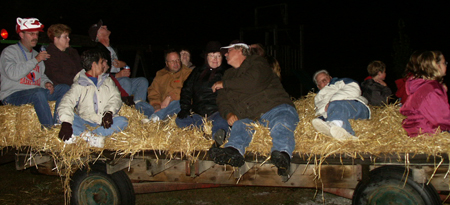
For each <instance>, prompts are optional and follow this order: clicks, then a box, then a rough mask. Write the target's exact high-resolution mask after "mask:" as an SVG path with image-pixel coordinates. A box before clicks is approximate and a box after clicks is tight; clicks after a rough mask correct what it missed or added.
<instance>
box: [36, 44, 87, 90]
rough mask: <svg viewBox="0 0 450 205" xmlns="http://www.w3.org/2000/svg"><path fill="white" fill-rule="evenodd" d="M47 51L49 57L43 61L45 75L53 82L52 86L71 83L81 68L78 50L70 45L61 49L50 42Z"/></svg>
mask: <svg viewBox="0 0 450 205" xmlns="http://www.w3.org/2000/svg"><path fill="white" fill-rule="evenodd" d="M47 53H48V54H50V55H51V57H50V58H49V59H47V60H45V61H44V63H45V75H47V77H48V78H49V79H50V80H51V81H52V82H53V85H54V86H56V85H58V84H66V85H72V84H73V78H74V77H75V76H76V75H77V74H78V72H80V70H82V69H83V68H82V67H81V58H80V55H78V51H77V50H75V49H74V48H72V47H68V48H67V49H66V50H65V51H61V50H59V48H57V47H56V46H55V44H53V43H50V45H49V46H48V47H47Z"/></svg>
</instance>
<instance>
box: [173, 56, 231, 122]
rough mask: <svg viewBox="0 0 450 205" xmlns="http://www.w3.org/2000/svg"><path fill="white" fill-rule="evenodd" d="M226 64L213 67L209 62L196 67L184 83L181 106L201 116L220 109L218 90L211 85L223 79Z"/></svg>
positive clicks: (182, 108)
mask: <svg viewBox="0 0 450 205" xmlns="http://www.w3.org/2000/svg"><path fill="white" fill-rule="evenodd" d="M225 67H226V65H224V64H222V65H221V66H220V67H218V68H216V69H211V68H209V66H207V64H205V65H203V66H201V67H199V66H197V67H195V68H194V70H192V72H191V74H190V75H189V77H188V78H187V79H186V81H185V82H184V84H183V88H182V89H181V94H180V108H181V110H185V111H192V112H194V113H196V114H199V115H201V116H205V115H208V116H210V115H212V114H213V113H214V112H217V111H219V108H218V106H217V103H216V98H217V92H216V93H213V91H212V89H211V87H212V86H213V85H214V83H215V82H217V81H220V80H222V77H223V74H224V72H225Z"/></svg>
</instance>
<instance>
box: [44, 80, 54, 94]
mask: <svg viewBox="0 0 450 205" xmlns="http://www.w3.org/2000/svg"><path fill="white" fill-rule="evenodd" d="M45 88H47V89H48V90H50V95H51V94H53V92H54V91H55V87H53V84H52V83H50V82H47V83H45Z"/></svg>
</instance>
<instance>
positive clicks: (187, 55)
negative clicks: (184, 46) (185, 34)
mask: <svg viewBox="0 0 450 205" xmlns="http://www.w3.org/2000/svg"><path fill="white" fill-rule="evenodd" d="M180 55H181V62H182V63H183V64H184V65H187V64H188V63H189V61H191V54H190V53H189V52H188V51H185V50H182V51H181V52H180Z"/></svg>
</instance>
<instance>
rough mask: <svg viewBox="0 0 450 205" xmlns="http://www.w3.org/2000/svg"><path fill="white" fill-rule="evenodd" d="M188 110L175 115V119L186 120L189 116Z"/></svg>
mask: <svg viewBox="0 0 450 205" xmlns="http://www.w3.org/2000/svg"><path fill="white" fill-rule="evenodd" d="M189 114H190V113H189V110H181V111H180V112H179V113H178V115H177V118H180V119H184V118H186V117H187V116H189Z"/></svg>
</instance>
